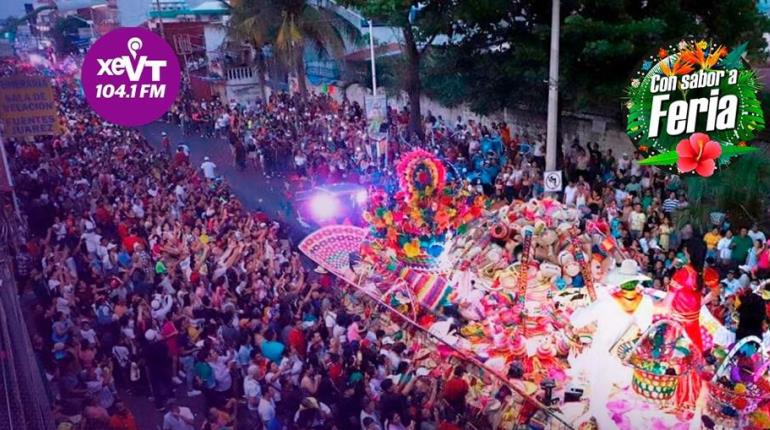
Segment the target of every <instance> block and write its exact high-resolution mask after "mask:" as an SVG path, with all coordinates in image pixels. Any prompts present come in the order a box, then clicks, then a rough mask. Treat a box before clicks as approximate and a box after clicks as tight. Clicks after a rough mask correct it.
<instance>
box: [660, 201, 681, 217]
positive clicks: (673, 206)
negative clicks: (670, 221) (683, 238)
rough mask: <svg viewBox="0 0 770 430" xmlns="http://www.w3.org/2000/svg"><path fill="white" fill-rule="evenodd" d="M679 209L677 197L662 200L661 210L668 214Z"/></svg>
mask: <svg viewBox="0 0 770 430" xmlns="http://www.w3.org/2000/svg"><path fill="white" fill-rule="evenodd" d="M677 209H679V201H678V200H677V199H670V198H669V199H666V200H665V201H664V202H663V212H665V213H667V214H670V213H671V212H674V211H675V210H677Z"/></svg>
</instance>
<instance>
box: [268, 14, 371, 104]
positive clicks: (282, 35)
mask: <svg viewBox="0 0 770 430" xmlns="http://www.w3.org/2000/svg"><path fill="white" fill-rule="evenodd" d="M261 1H266V2H268V3H272V2H269V0H261ZM275 3H277V5H276V6H277V7H278V10H279V12H280V14H279V16H281V17H282V20H281V22H280V25H279V26H278V28H277V31H276V33H275V38H274V40H273V46H274V47H275V49H276V51H277V53H278V55H279V57H281V58H283V60H284V61H285V62H286V63H287V64H288V65H289V66H290V67H293V68H294V71H295V73H296V74H297V79H298V81H299V90H300V93H301V94H302V95H303V96H304V95H305V94H307V84H306V82H305V81H306V73H305V61H304V52H305V43H306V42H310V43H311V44H313V45H314V46H315V47H316V48H317V49H318V50H319V51H327V52H331V53H332V54H333V55H335V56H342V54H344V51H345V40H346V39H350V38H354V37H355V35H356V29H355V27H353V26H352V25H351V24H350V23H348V22H347V21H345V20H344V19H342V18H340V17H339V16H338V15H337V14H335V13H334V12H331V11H329V10H327V9H324V8H316V7H314V6H311V5H309V4H308V3H307V2H305V0H282V1H280V2H275Z"/></svg>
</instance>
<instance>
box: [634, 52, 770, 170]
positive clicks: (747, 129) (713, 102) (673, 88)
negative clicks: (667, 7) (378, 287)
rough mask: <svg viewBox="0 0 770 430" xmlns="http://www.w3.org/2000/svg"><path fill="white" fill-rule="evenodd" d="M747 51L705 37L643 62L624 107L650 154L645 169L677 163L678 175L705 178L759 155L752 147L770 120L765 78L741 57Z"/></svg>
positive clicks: (640, 144) (637, 142) (640, 146)
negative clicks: (763, 95) (762, 94)
mask: <svg viewBox="0 0 770 430" xmlns="http://www.w3.org/2000/svg"><path fill="white" fill-rule="evenodd" d="M745 50H746V44H745V43H744V44H742V45H740V46H738V47H736V48H735V49H734V50H733V51H732V52H728V50H727V49H726V48H725V47H724V46H721V45H717V44H715V43H710V42H706V41H704V40H700V41H697V42H695V41H689V42H688V41H681V42H679V44H678V45H677V46H676V47H674V46H669V47H668V49H660V50H659V52H658V58H657V59H656V58H654V57H650V58H649V59H648V60H646V61H645V62H644V63H643V65H642V68H641V71H640V72H639V73H638V75H637V76H636V77H634V78H633V79H632V80H631V85H630V86H629V87H628V89H627V92H628V95H629V99H628V101H627V103H626V108H627V109H628V118H627V119H628V124H627V128H626V131H627V133H628V135H629V137H631V140H632V142H633V143H634V145H635V146H636V147H637V148H638V149H639V150H640V151H641V150H642V149H644V150H643V151H642V152H650V153H651V154H652V155H651V156H650V157H648V158H646V159H645V160H642V161H641V162H640V164H642V165H654V166H674V165H676V166H677V168H676V169H673V168H672V171H677V172H679V173H689V172H693V173H697V174H698V175H701V176H704V177H707V176H711V175H712V174H713V172H714V169H715V168H716V167H718V166H721V165H725V164H727V162H728V161H729V159H730V158H732V157H735V156H738V155H743V154H747V153H750V152H753V151H755V150H756V149H755V148H751V147H749V146H747V145H746V142H748V141H750V140H751V139H753V138H754V136H755V135H756V133H758V132H759V131H761V130H763V129H764V128H765V120H764V116H763V112H762V106H761V103H760V101H759V99H758V98H757V92H758V91H759V89H760V84H759V80H758V79H757V76H756V74H755V73H754V72H753V71H752V70H750V69H749V68H748V67H746V65H745V64H744V62H743V61H742V60H741V56H742V55H743V53H744V52H745ZM688 141H689V142H690V148H688V147H687V144H686V143H685V142H688ZM708 142H713V144H710V145H708V146H709V148H705V146H706V143H708ZM716 147H719V148H721V152H720V151H716V149H715V148H716ZM682 160H684V161H682ZM712 164H713V167H712Z"/></svg>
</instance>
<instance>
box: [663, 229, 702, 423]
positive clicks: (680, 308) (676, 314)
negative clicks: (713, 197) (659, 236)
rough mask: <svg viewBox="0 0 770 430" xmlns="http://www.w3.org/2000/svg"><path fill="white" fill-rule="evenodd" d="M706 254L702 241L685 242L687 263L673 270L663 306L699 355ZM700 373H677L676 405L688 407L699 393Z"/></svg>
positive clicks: (692, 405) (692, 404)
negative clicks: (681, 328)
mask: <svg viewBox="0 0 770 430" xmlns="http://www.w3.org/2000/svg"><path fill="white" fill-rule="evenodd" d="M705 256H706V248H705V245H704V243H703V242H702V241H701V240H699V239H690V240H689V241H688V242H687V243H686V244H685V257H686V259H687V264H685V265H684V266H682V268H680V269H679V270H677V271H676V272H675V273H674V276H672V278H671V282H670V283H669V290H668V295H667V296H666V301H665V305H664V306H665V309H667V311H668V312H667V314H668V315H670V316H671V317H672V318H673V319H675V320H676V321H678V322H679V323H680V324H682V327H683V328H684V331H685V333H686V334H687V337H689V338H690V340H691V341H692V345H693V353H695V354H696V356H703V337H702V333H701V327H700V312H701V303H702V299H703V295H702V294H701V290H702V289H703V286H704V280H703V278H704V276H703V270H704V268H703V263H704V259H705ZM700 385H701V381H700V377H699V376H698V372H695V371H691V372H688V373H686V374H684V375H682V376H681V377H680V380H679V385H678V387H677V392H676V405H677V407H680V408H684V409H691V408H692V407H694V406H695V401H696V400H697V399H698V395H699V394H700Z"/></svg>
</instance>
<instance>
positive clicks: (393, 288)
mask: <svg viewBox="0 0 770 430" xmlns="http://www.w3.org/2000/svg"><path fill="white" fill-rule="evenodd" d="M397 169H398V170H397V173H398V178H399V191H398V192H397V193H395V194H392V195H389V194H386V193H384V192H381V191H375V192H370V196H369V203H368V208H367V211H366V213H365V215H364V218H365V220H366V221H367V223H368V224H369V227H368V228H360V227H355V226H350V225H342V226H328V227H324V228H322V229H320V230H318V231H316V232H314V233H313V234H311V235H310V236H308V237H307V238H306V239H305V240H304V241H303V243H302V244H301V245H300V249H301V250H302V251H303V252H304V253H305V254H306V255H307V256H308V257H310V258H311V259H312V260H314V261H315V262H316V263H318V264H319V265H320V266H322V267H323V268H324V269H325V270H327V271H329V272H331V273H333V274H335V275H336V276H338V277H339V278H340V279H341V280H343V281H345V282H346V283H347V284H348V285H350V286H352V287H353V288H354V289H355V290H356V291H357V292H359V293H362V294H365V295H367V296H368V297H370V298H372V299H373V300H374V301H375V302H376V303H377V304H378V305H379V307H380V310H382V311H386V312H384V314H388V315H389V316H390V317H391V318H392V321H393V323H396V324H407V325H409V326H410V327H412V328H416V329H418V330H419V331H421V332H422V333H424V335H425V336H426V337H430V338H432V339H433V340H434V341H435V342H434V343H433V344H434V345H435V347H434V349H436V350H437V351H438V354H439V355H438V356H436V360H439V361H440V360H442V357H446V356H447V355H451V356H452V357H454V358H457V359H461V360H463V361H465V362H468V363H471V364H472V365H474V366H476V367H478V368H480V369H482V370H483V372H484V373H486V374H487V375H492V376H493V377H494V378H496V379H498V380H499V381H500V382H501V385H506V386H508V387H509V388H510V389H511V390H512V391H513V392H515V393H516V394H518V396H519V398H523V399H524V400H525V403H529V404H530V406H533V408H529V412H527V408H520V409H517V410H516V412H515V413H512V412H510V411H509V413H507V414H501V415H500V416H498V419H497V420H496V421H494V422H495V424H494V425H495V426H496V427H498V428H515V427H516V426H517V425H521V424H523V423H527V422H528V423H529V425H530V426H534V427H535V428H537V427H538V426H543V425H545V424H544V423H546V422H549V421H550V422H551V423H552V424H555V423H559V425H561V426H562V427H563V428H594V427H598V428H601V429H604V428H621V429H636V428H645V429H646V428H660V429H664V428H700V427H701V425H702V424H701V423H702V422H705V423H712V424H713V423H716V422H722V423H723V424H721V425H729V423H739V422H740V423H741V425H742V426H744V427H746V426H749V425H748V424H747V423H749V422H751V419H750V414H751V413H752V412H754V410H755V409H756V408H757V406H758V405H759V403H760V401H761V400H764V398H765V397H766V393H767V390H766V388H767V386H768V384H767V380H766V371H767V366H766V365H764V364H763V363H765V362H767V357H766V354H765V352H764V351H763V350H762V349H761V344H760V346H759V347H757V348H755V349H754V350H752V351H748V350H747V349H746V348H744V349H743V351H744V353H746V354H748V352H751V354H748V355H751V357H753V358H752V359H751V360H753V361H751V363H750V364H752V365H753V366H754V367H752V369H754V370H753V372H752V376H751V378H749V379H750V381H749V379H747V381H744V382H741V381H743V380H742V379H738V380H737V382H736V381H735V380H733V379H730V378H729V377H728V378H725V377H723V374H724V373H725V372H728V373H729V371H728V370H726V369H727V368H728V367H730V366H741V365H743V366H744V367H746V366H748V364H746V363H744V361H747V360H749V359H746V358H744V359H742V360H743V361H740V360H738V359H736V358H735V357H737V356H739V354H738V353H737V352H735V351H733V350H728V351H729V354H728V353H724V352H723V351H724V350H725V349H727V348H729V346H730V345H729V340H727V341H722V342H721V344H718V345H713V346H712V344H713V343H714V341H715V340H717V341H718V340H720V339H729V336H725V335H724V333H723V332H724V331H725V328H724V327H722V326H721V325H720V324H719V322H718V321H717V320H716V319H714V318H713V317H712V316H711V314H710V313H709V312H708V311H707V310H706V309H705V307H704V308H703V309H701V310H700V312H698V311H696V312H695V320H696V326H698V329H699V330H701V331H702V337H703V339H700V338H699V340H698V346H697V347H696V346H694V345H693V342H692V341H691V340H690V337H691V335H688V331H687V330H689V326H688V329H687V330H686V329H685V328H683V326H682V325H681V324H680V323H679V322H678V321H675V320H672V319H669V318H668V316H667V315H663V317H662V318H661V317H660V316H658V317H655V316H654V314H655V313H656V308H657V307H659V305H660V303H662V300H661V299H662V298H663V296H665V293H663V292H661V291H652V290H649V289H647V288H645V285H646V283H645V281H647V280H648V279H647V278H646V277H644V276H643V275H641V274H640V270H639V267H638V265H637V264H636V262H635V261H633V260H629V259H625V258H624V257H623V255H622V252H621V251H620V249H619V246H618V244H616V243H615V242H614V240H613V239H612V237H611V236H610V235H608V234H606V233H607V226H606V224H605V223H603V222H602V221H601V220H598V219H595V218H594V219H590V220H588V221H586V219H585V216H584V214H583V213H581V212H580V211H578V210H577V209H575V208H571V207H566V206H564V205H562V204H560V203H559V202H558V201H556V200H552V199H549V198H543V199H533V200H530V201H526V202H524V201H514V202H513V203H511V204H505V203H493V202H492V201H491V200H488V199H486V198H485V197H484V196H481V195H477V194H473V193H470V192H466V191H465V190H462V189H460V188H459V187H456V186H454V185H451V184H448V183H447V182H446V180H445V170H444V165H443V164H442V162H441V161H439V160H438V159H437V158H436V157H435V156H434V155H432V154H430V153H428V152H425V151H421V150H417V151H412V152H410V153H408V154H406V155H405V156H404V157H403V158H402V159H401V160H400V162H399V164H398V166H397ZM682 282H685V281H682ZM387 311H389V312H387ZM654 320H655V321H657V322H655V323H653V321H654ZM698 322H699V323H698ZM703 345H707V347H708V351H710V352H712V353H713V352H715V353H716V357H717V358H714V357H712V358H711V359H710V361H709V363H717V364H716V366H717V367H718V368H719V369H718V370H717V371H713V369H712V371H713V378H712V379H713V380H711V379H709V378H708V376H705V377H704V376H703V375H702V373H703V372H704V369H708V366H705V365H704V363H706V361H705V360H704V357H703V356H702V355H701V354H700V349H701V348H703V349H704V350H705V348H704V346H703ZM739 348H740V347H739ZM747 351H748V352H747ZM429 353H430V352H426V356H427V354H429ZM746 354H744V355H746ZM741 357H742V356H741ZM733 362H735V363H737V364H735V363H733ZM741 363H742V364H741ZM434 364H435V363H434ZM442 372H446V369H444V370H443V371H442V370H439V369H436V370H435V373H434V375H435V376H440V375H442ZM728 376H729V375H728ZM694 379H697V380H698V381H700V380H701V379H703V380H708V381H709V382H707V383H706V384H704V385H705V386H706V389H704V390H700V391H699V390H698V389H697V388H693V382H692V381H693V380H694ZM700 386H701V385H700V384H698V385H697V387H700ZM688 389H689V390H691V391H697V392H695V393H694V394H693V393H692V392H691V393H689V394H690V396H689V397H682V395H681V392H682V391H685V390H688ZM472 391H473V390H472ZM476 394H478V396H479V397H480V398H482V399H486V401H487V404H489V400H490V399H492V400H498V402H496V403H495V402H493V404H495V406H497V407H498V408H500V405H499V399H498V398H496V397H495V393H491V392H489V389H487V390H486V391H485V390H484V387H480V388H479V390H478V392H477V393H476ZM744 394H745V396H744ZM680 398H681V399H680ZM744 398H745V401H744V400H742V399H744ZM682 399H685V400H682ZM482 403H483V401H482ZM538 411H539V413H540V415H538ZM711 415H714V417H713V418H712V417H711ZM731 420H732V421H731ZM651 426H652V427H651Z"/></svg>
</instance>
